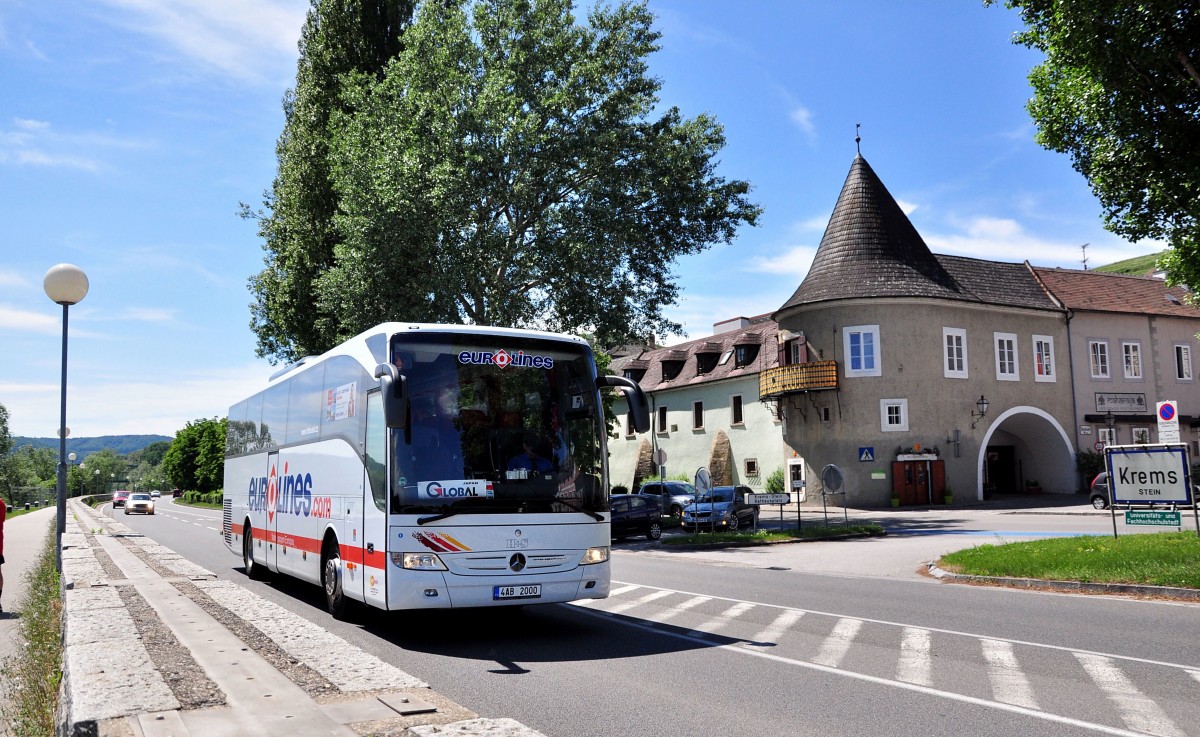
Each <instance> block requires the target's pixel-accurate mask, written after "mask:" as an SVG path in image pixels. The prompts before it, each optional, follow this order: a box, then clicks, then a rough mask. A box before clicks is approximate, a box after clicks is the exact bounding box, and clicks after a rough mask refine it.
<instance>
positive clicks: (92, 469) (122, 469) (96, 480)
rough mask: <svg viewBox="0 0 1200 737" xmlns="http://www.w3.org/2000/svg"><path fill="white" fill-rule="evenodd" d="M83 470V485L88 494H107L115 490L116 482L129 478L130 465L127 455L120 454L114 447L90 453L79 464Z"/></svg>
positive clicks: (116, 487)
mask: <svg viewBox="0 0 1200 737" xmlns="http://www.w3.org/2000/svg"><path fill="white" fill-rule="evenodd" d="M79 468H80V470H81V472H82V474H83V475H82V479H83V485H84V489H85V491H86V493H88V494H107V493H109V492H111V491H115V490H116V489H118V488H121V487H118V486H115V484H117V483H120V482H124V481H125V480H126V479H127V478H128V475H129V474H128V469H129V465H128V463H126V461H125V456H123V455H120V454H118V453H117V452H116V451H115V450H113V449H112V448H104V449H103V450H99V451H97V452H95V453H89V454H88V456H87V458H84V459H83V462H82V463H80V464H79Z"/></svg>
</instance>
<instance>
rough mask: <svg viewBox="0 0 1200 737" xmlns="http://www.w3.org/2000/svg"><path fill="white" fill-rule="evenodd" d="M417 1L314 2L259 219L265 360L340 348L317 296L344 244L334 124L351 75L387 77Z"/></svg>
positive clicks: (256, 322)
mask: <svg viewBox="0 0 1200 737" xmlns="http://www.w3.org/2000/svg"><path fill="white" fill-rule="evenodd" d="M412 13H413V0H311V7H310V9H309V11H308V17H307V20H306V22H305V24H304V29H303V31H302V32H301V36H300V60H299V62H298V63H297V69H296V87H295V89H294V90H291V91H289V92H288V93H287V94H286V95H285V96H284V101H283V109H284V114H285V116H286V120H285V123H284V129H283V133H282V134H281V135H280V137H279V141H278V143H277V144H276V155H277V157H278V159H279V168H278V172H277V174H276V177H275V181H274V184H273V185H272V188H271V190H270V191H268V192H266V193H265V194H264V207H265V209H264V210H262V211H258V212H256V211H253V210H252V209H251V208H250V207H248V206H245V205H243V208H242V212H243V216H244V217H249V218H257V219H258V221H259V235H260V236H262V238H263V240H264V244H263V249H264V251H266V256H265V257H264V259H263V260H264V264H265V268H264V269H263V270H262V271H261V272H259V273H258V274H256V275H255V276H253V277H252V278H251V279H250V288H251V291H252V292H253V294H254V296H255V302H254V303H253V304H251V306H250V309H251V322H250V326H251V329H253V330H254V332H255V334H256V335H257V336H258V350H257V352H258V354H259V355H260V356H267V357H270V358H272V359H283V360H291V359H295V358H298V357H300V356H304V355H308V354H313V353H320V352H322V351H324V350H325V349H327V348H329V347H330V346H332V345H333V344H334V343H336V340H335V338H334V336H335V335H336V334H337V332H338V331H337V325H336V318H334V317H332V316H331V315H330V314H329V313H328V311H327V310H326V309H324V308H323V306H322V304H321V303H320V301H319V300H318V299H317V296H316V285H315V284H314V282H315V280H316V279H317V278H318V277H319V276H320V274H321V273H322V272H323V271H324V270H325V269H328V268H329V267H330V266H332V265H333V264H334V262H335V258H334V251H335V249H336V248H337V245H338V243H339V242H340V240H341V238H340V237H339V236H338V233H337V230H336V229H335V227H334V222H333V218H334V215H335V214H336V213H337V211H338V199H337V196H336V194H335V192H334V189H333V183H332V181H331V178H330V164H329V139H330V130H329V121H330V118H331V116H332V115H333V114H334V113H335V111H337V112H347V109H346V106H345V102H344V100H343V95H342V86H343V80H344V79H345V75H348V74H351V73H359V74H365V75H367V76H368V77H382V75H383V70H384V68H385V67H386V66H387V63H388V61H389V60H391V59H392V58H393V57H395V56H396V55H397V54H398V53H399V51H400V48H401V36H402V34H403V32H404V29H405V28H406V27H407V26H408V25H409V23H410V22H411V21H412Z"/></svg>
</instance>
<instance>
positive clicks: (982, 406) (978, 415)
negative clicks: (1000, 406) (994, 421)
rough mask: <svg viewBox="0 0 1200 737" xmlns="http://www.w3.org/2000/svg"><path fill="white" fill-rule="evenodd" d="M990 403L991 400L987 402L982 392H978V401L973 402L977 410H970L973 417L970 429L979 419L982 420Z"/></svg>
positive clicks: (973, 427)
mask: <svg viewBox="0 0 1200 737" xmlns="http://www.w3.org/2000/svg"><path fill="white" fill-rule="evenodd" d="M990 405H991V402H989V401H988V400H987V399H986V398H984V396H983V395H982V394H980V395H979V401H978V402H976V403H975V407H976V409H978V410H979V411H978V412H971V416H972V417H974V418H975V421H974V422H972V423H971V429H972V430H974V429H975V426H976V425H978V424H979V421H980V420H982V419H983V418H984V416H985V415H987V411H988V406H990Z"/></svg>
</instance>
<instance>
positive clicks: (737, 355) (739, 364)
mask: <svg viewBox="0 0 1200 737" xmlns="http://www.w3.org/2000/svg"><path fill="white" fill-rule="evenodd" d="M756 358H758V346H756V345H738V346H734V347H733V365H734V368H745V367H746V366H749V365H750V364H751V363H754V359H756Z"/></svg>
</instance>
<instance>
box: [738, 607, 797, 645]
mask: <svg viewBox="0 0 1200 737" xmlns="http://www.w3.org/2000/svg"><path fill="white" fill-rule="evenodd" d="M803 616H804V612H802V611H800V610H799V609H784V610H783V611H782V612H780V614H779V616H778V617H776V618H775V621H774V622H771V624H770V625H769V626H768V627H767V628H766V629H765V630H763V631H762V632H759V633H758V634H757V635H755V636H754V638H753V639H754V641H753V642H747V643H745V645H746V647H773V646H774V645H775V644H776V643H778V642H779V638H780V637H783V633H784V632H787V631H788V629H790V628H791V626H792V625H793V624H795V623H796V622H798V621H800V618H801V617H803Z"/></svg>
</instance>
